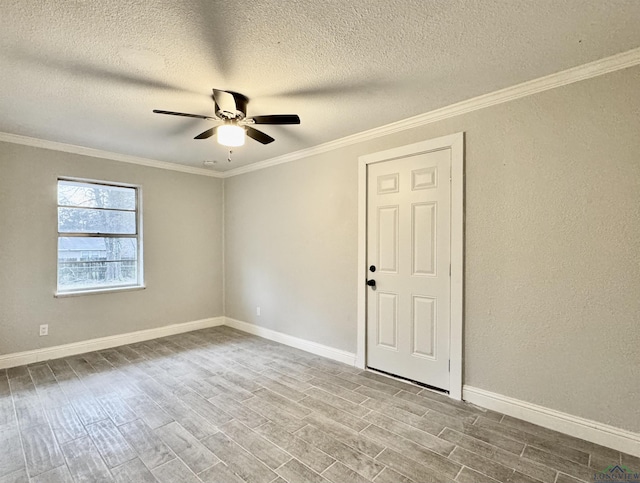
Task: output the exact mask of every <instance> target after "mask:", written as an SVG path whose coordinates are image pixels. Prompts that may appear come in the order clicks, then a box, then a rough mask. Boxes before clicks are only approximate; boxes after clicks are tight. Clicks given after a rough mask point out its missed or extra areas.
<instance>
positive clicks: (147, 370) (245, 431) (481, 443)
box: [0, 327, 640, 483]
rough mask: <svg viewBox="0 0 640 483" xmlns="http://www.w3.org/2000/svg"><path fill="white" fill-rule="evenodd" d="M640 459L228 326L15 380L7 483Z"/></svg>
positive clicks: (424, 473) (10, 375)
mask: <svg viewBox="0 0 640 483" xmlns="http://www.w3.org/2000/svg"><path fill="white" fill-rule="evenodd" d="M618 463H622V464H625V465H627V466H628V467H630V468H637V469H638V470H640V459H638V458H635V457H632V456H629V455H623V454H620V453H619V452H617V451H614V450H611V449H608V448H604V447H601V446H597V445H594V444H592V443H588V442H586V441H582V440H579V439H576V438H572V437H569V436H566V435H563V434H560V433H557V432H554V431H550V430H548V429H544V428H540V427H538V426H534V425H532V424H529V423H526V422H523V421H519V420H516V419H513V418H510V417H507V416H503V415H502V414H498V413H494V412H491V411H484V410H482V409H480V408H477V407H474V406H472V405H468V404H465V403H461V402H455V401H451V400H449V399H448V398H447V397H444V396H442V395H439V394H436V393H433V392H431V391H428V390H426V389H422V388H421V387H418V386H414V385H410V384H406V383H403V382H399V381H396V380H392V379H389V378H385V377H383V376H379V375H377V374H373V373H369V372H362V371H360V370H358V369H355V368H353V367H350V366H346V365H343V364H340V363H337V362H334V361H331V360H328V359H324V358H321V357H318V356H314V355H312V354H308V353H306V352H302V351H299V350H296V349H292V348H290V347H287V346H283V345H280V344H277V343H274V342H271V341H267V340H264V339H261V338H258V337H254V336H250V335H247V334H244V333H242V332H239V331H236V330H233V329H230V328H227V327H216V328H212V329H206V330H201V331H197V332H191V333H188V334H181V335H176V336H172V337H167V338H164V339H157V340H153V341H148V342H142V343H138V344H132V345H128V346H123V347H119V348H115V349H109V350H104V351H100V352H93V353H89V354H84V355H80V356H73V357H67V358H65V359H58V360H53V361H49V362H46V363H38V364H33V365H30V366H22V367H16V368H12V369H8V370H6V371H5V370H2V371H0V483H5V482H22V481H25V482H26V481H31V482H58V481H60V482H66V481H118V482H146V481H159V482H179V483H191V482H215V483H243V482H246V483H271V482H273V483H283V482H289V483H298V482H327V481H331V482H334V483H345V482H355V483H360V482H362V483H364V482H375V483H411V482H414V483H422V482H450V481H457V482H459V483H467V482H493V481H500V482H514V483H516V482H524V483H526V482H541V483H570V482H575V481H585V482H592V481H593V475H594V472H595V471H596V470H598V471H599V470H603V469H604V468H606V467H607V466H609V465H611V464H618Z"/></svg>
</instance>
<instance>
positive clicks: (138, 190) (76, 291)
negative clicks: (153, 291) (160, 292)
mask: <svg viewBox="0 0 640 483" xmlns="http://www.w3.org/2000/svg"><path fill="white" fill-rule="evenodd" d="M61 181H67V182H72V183H84V184H93V185H97V186H107V187H113V188H131V189H134V190H135V220H136V233H135V234H123V233H86V232H60V231H59V230H60V225H59V220H58V209H59V208H61V207H62V208H87V207H81V206H75V205H61V204H60V203H59V199H58V190H59V185H60V182H61ZM55 192H56V217H55V220H56V236H57V238H56V291H55V293H54V296H55V297H74V296H77V295H91V294H98V293H112V292H128V291H133V290H144V289H145V288H146V286H145V282H144V261H143V260H144V253H143V252H144V250H143V242H142V240H143V238H142V232H143V230H142V186H141V185H137V184H131V183H121V182H116V181H103V180H95V179H87V178H75V177H68V176H59V177H58V178H57V179H56V190H55ZM87 209H94V210H107V211H111V210H109V209H105V208H87ZM113 211H129V212H131V211H134V210H113ZM73 237H78V238H135V239H136V278H137V279H136V282H135V283H133V284H126V285H109V286H103V287H100V286H94V287H86V288H73V289H61V288H60V286H59V273H60V238H73Z"/></svg>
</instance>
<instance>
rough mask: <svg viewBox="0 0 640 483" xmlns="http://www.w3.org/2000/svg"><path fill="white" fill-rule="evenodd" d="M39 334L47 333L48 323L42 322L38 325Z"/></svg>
mask: <svg viewBox="0 0 640 483" xmlns="http://www.w3.org/2000/svg"><path fill="white" fill-rule="evenodd" d="M40 335H49V324H42V325H41V326H40Z"/></svg>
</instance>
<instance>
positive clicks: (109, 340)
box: [0, 317, 224, 369]
mask: <svg viewBox="0 0 640 483" xmlns="http://www.w3.org/2000/svg"><path fill="white" fill-rule="evenodd" d="M223 324H224V317H212V318H209V319H202V320H195V321H192V322H184V323H181V324H172V325H165V326H163V327H156V328H155V329H147V330H139V331H136V332H128V333H126V334H118V335H111V336H108V337H100V338H98V339H89V340H83V341H80V342H73V343H71V344H64V345H58V346H53V347H45V348H43V349H34V350H30V351H25V352H15V353H13V354H4V355H0V369H6V368H8V367H16V366H22V365H25V364H32V363H34V362H41V361H48V360H49V359H58V358H60V357H67V356H72V355H76V354H84V353H86V352H92V351H97V350H103V349H109V348H111V347H118V346H121V345H127V344H133V343H135V342H142V341H145V340H151V339H157V338H159V337H166V336H168V335H174V334H182V333H183V332H191V331H193V330H199V329H206V328H208V327H217V326H219V325H223Z"/></svg>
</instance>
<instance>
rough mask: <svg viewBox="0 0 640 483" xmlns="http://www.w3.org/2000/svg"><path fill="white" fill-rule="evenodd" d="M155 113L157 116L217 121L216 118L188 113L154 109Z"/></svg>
mask: <svg viewBox="0 0 640 483" xmlns="http://www.w3.org/2000/svg"><path fill="white" fill-rule="evenodd" d="M153 112H155V113H156V114H169V115H171V116H182V117H195V118H196V119H207V120H209V121H215V120H216V118H215V117H211V116H201V115H200V114H187V113H186V112H173V111H161V110H159V109H154V110H153Z"/></svg>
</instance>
